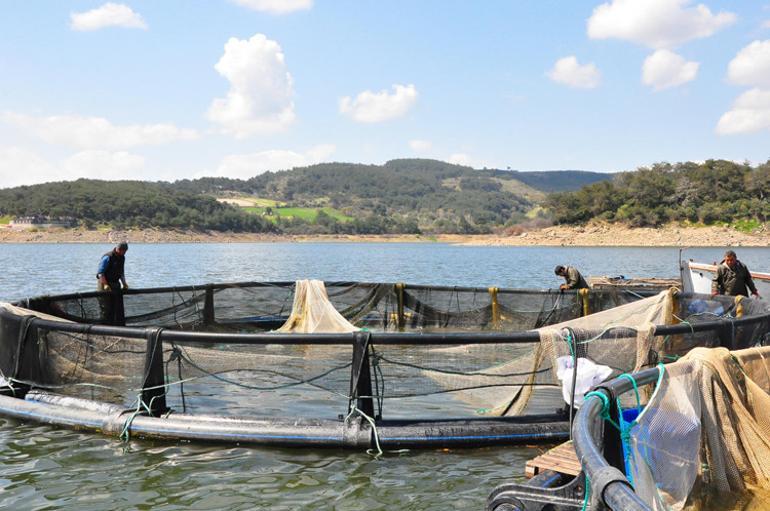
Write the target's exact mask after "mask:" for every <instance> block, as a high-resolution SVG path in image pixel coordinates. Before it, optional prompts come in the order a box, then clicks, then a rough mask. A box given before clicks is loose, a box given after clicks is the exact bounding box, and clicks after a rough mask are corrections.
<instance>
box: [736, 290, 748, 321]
mask: <svg viewBox="0 0 770 511" xmlns="http://www.w3.org/2000/svg"><path fill="white" fill-rule="evenodd" d="M744 298H746V297H745V296H743V295H737V296H736V297H735V317H736V318H742V317H743V299H744Z"/></svg>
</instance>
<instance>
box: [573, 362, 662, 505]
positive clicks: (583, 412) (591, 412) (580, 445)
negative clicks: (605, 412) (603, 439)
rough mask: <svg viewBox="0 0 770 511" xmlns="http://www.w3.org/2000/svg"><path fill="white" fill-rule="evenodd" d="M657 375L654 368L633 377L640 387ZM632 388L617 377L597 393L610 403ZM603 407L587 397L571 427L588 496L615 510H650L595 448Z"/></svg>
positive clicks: (658, 371) (596, 399) (620, 474)
mask: <svg viewBox="0 0 770 511" xmlns="http://www.w3.org/2000/svg"><path fill="white" fill-rule="evenodd" d="M659 374H660V370H659V369H658V368H657V367H653V368H650V369H645V370H644V371H641V372H639V373H636V374H634V375H633V377H634V380H635V381H636V383H637V385H639V386H641V385H647V384H651V383H654V382H656V381H657V379H658V376H659ZM632 388H633V385H632V383H631V382H630V381H629V379H627V378H616V379H614V380H611V381H609V382H606V383H604V384H602V385H601V386H600V387H599V388H598V389H596V390H597V391H598V392H603V393H604V394H605V395H606V396H607V398H608V399H609V400H610V402H612V401H614V399H615V397H617V396H619V395H620V394H622V393H624V392H627V391H629V390H631V389H632ZM603 406H604V404H603V402H602V400H601V399H600V398H599V397H595V396H589V397H588V399H586V400H585V401H584V402H583V405H582V406H581V407H580V408H579V409H578V413H577V416H576V418H575V424H574V426H573V428H572V440H573V442H574V444H575V452H576V453H577V456H578V459H579V460H580V462H581V464H582V465H583V471H584V472H585V474H586V477H587V478H588V481H589V483H590V486H591V494H592V495H594V496H595V497H596V498H598V499H600V500H601V501H602V502H603V503H604V504H605V505H606V506H607V507H609V508H610V509H612V510H615V511H621V510H622V511H626V510H627V511H651V510H650V508H649V507H648V506H647V504H646V503H645V502H644V501H643V500H642V499H640V498H639V496H638V495H637V494H636V493H634V489H633V488H632V487H631V485H630V484H629V482H628V480H627V479H626V476H625V475H624V474H623V472H621V471H620V470H619V469H618V468H616V467H613V466H611V465H610V464H609V463H608V462H607V460H606V459H605V458H604V456H603V455H602V453H601V451H600V450H599V447H598V446H597V445H596V437H597V435H596V434H595V432H596V431H598V430H599V429H600V428H601V427H602V426H603V425H604V424H603V419H602V418H601V415H600V414H601V412H602V408H603Z"/></svg>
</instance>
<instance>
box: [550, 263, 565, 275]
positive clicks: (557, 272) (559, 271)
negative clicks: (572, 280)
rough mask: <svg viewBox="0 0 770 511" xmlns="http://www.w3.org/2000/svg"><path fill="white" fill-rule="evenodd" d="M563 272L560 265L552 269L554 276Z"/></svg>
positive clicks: (562, 267)
mask: <svg viewBox="0 0 770 511" xmlns="http://www.w3.org/2000/svg"><path fill="white" fill-rule="evenodd" d="M563 271H564V266H562V265H558V266H557V267H556V268H554V269H553V272H554V273H555V274H556V275H558V274H560V273H561V272H563Z"/></svg>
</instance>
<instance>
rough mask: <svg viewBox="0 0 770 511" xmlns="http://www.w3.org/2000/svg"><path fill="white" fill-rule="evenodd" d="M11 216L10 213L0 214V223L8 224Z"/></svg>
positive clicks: (11, 218)
mask: <svg viewBox="0 0 770 511" xmlns="http://www.w3.org/2000/svg"><path fill="white" fill-rule="evenodd" d="M11 220H13V217H12V216H11V215H5V216H2V215H0V225H5V224H10V223H11Z"/></svg>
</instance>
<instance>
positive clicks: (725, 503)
mask: <svg viewBox="0 0 770 511" xmlns="http://www.w3.org/2000/svg"><path fill="white" fill-rule="evenodd" d="M627 438H628V439H627V441H626V442H625V446H624V447H625V449H626V452H627V455H626V458H627V461H626V465H627V472H628V476H629V480H630V482H631V483H632V485H633V487H634V490H635V491H636V493H637V494H638V495H639V496H640V497H641V498H642V499H643V500H644V501H645V502H646V503H648V505H649V506H650V507H651V509H655V510H668V509H674V510H679V509H757V510H759V509H767V508H768V506H770V347H766V346H763V347H756V348H748V349H744V350H739V351H733V352H731V351H728V350H727V349H724V348H717V349H712V350H706V349H700V348H697V349H694V350H692V351H691V352H690V353H689V354H688V355H686V356H685V357H684V358H682V359H681V360H679V361H678V362H676V363H674V364H671V365H668V366H665V368H664V369H663V368H662V369H661V377H660V379H659V381H658V384H657V387H656V389H655V391H654V393H653V395H652V397H651V399H650V401H649V402H648V403H647V405H646V406H645V407H644V409H643V410H642V412H641V414H640V415H639V417H638V418H637V419H636V421H635V422H634V423H632V426H631V427H630V429H629V435H628V437H627Z"/></svg>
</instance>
